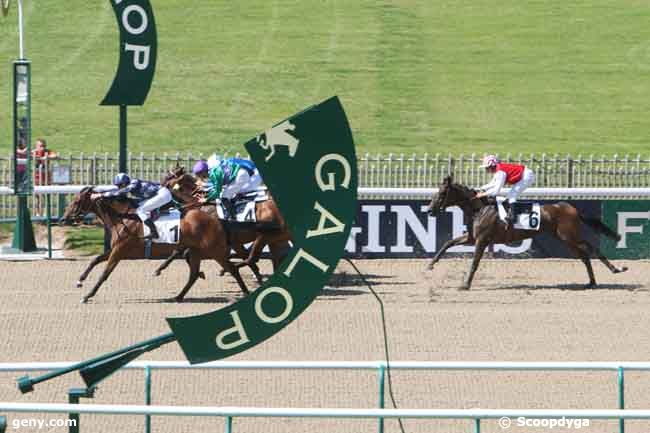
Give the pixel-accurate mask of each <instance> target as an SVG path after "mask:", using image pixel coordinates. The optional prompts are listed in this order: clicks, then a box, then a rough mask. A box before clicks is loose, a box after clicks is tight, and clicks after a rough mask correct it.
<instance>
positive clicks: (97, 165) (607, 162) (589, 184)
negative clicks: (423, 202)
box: [0, 153, 650, 219]
mask: <svg viewBox="0 0 650 433" xmlns="http://www.w3.org/2000/svg"><path fill="white" fill-rule="evenodd" d="M224 156H228V155H227V154H225V155H224ZM235 156H240V155H239V154H235ZM205 157H206V155H204V154H200V153H199V154H196V153H194V154H192V153H185V154H181V153H176V154H170V155H168V154H163V155H158V154H148V155H145V154H142V153H141V154H139V155H134V154H129V155H128V158H127V166H128V171H129V173H131V174H133V176H135V177H139V178H142V179H149V180H160V178H161V177H162V176H163V175H164V174H166V173H167V172H168V170H169V169H170V168H171V167H173V166H175V165H176V164H180V165H183V166H185V167H191V166H192V165H193V164H194V162H195V161H197V160H198V159H201V158H205ZM244 157H245V156H244ZM502 157H503V160H504V161H509V162H517V163H522V164H525V165H527V166H529V167H531V168H532V169H533V170H534V171H535V174H536V178H535V186H537V187H540V188H646V187H650V155H643V156H642V155H622V156H618V155H612V156H603V155H587V156H582V155H578V156H575V155H574V156H571V155H558V154H555V155H551V154H544V153H543V154H530V155H523V154H518V155H514V154H507V155H502ZM480 161H481V155H477V154H470V155H462V154H460V155H451V154H431V155H428V154H420V155H417V154H411V155H405V154H392V153H389V154H375V155H371V154H365V155H359V156H358V158H357V167H358V176H359V185H360V186H361V187H364V188H416V189H418V188H430V187H432V186H435V185H438V184H439V183H440V182H441V180H442V179H443V177H444V176H446V175H447V174H449V173H452V174H453V175H454V178H455V180H456V181H458V182H460V183H463V184H466V185H469V186H474V187H476V186H479V185H482V184H484V183H486V182H487V180H488V177H489V175H488V174H487V173H486V172H485V170H483V169H480V168H479V167H478V166H479V164H480ZM117 171H118V155H117V154H109V153H102V154H97V153H93V154H84V153H78V154H74V155H66V156H61V157H58V158H57V159H55V160H50V159H39V160H38V161H32V173H33V174H34V179H35V182H36V184H37V185H38V184H40V185H44V184H49V183H52V182H56V180H57V179H56V178H57V177H59V176H57V175H60V174H61V173H62V172H63V173H67V174H69V179H68V180H67V181H65V182H66V183H70V184H77V185H80V184H87V185H97V184H105V183H110V181H111V179H112V178H113V176H114V175H115V173H117ZM61 177H66V176H61ZM13 179H14V172H13V159H12V158H11V156H10V155H6V156H0V185H3V186H9V185H12V184H13ZM62 198H63V196H60V195H57V196H56V197H55V198H54V200H53V207H54V209H58V210H59V211H60V210H61V209H62V207H63V206H64V200H62ZM30 207H31V209H32V214H41V215H44V214H45V212H44V211H43V209H42V207H43V206H42V203H40V202H38V200H36V202H35V203H34V202H32V201H30ZM15 212H16V209H15V200H13V198H11V197H6V196H0V218H5V219H6V218H10V217H13V216H15ZM53 214H57V212H53Z"/></svg>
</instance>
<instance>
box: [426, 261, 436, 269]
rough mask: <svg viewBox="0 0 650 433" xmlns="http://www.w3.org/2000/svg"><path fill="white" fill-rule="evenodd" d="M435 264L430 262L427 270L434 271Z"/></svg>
mask: <svg viewBox="0 0 650 433" xmlns="http://www.w3.org/2000/svg"><path fill="white" fill-rule="evenodd" d="M434 264H435V263H429V264H428V265H427V271H432V270H433V265H434Z"/></svg>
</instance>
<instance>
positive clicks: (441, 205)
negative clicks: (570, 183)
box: [428, 176, 627, 290]
mask: <svg viewBox="0 0 650 433" xmlns="http://www.w3.org/2000/svg"><path fill="white" fill-rule="evenodd" d="M475 196H476V191H474V190H471V189H469V188H467V187H465V186H463V185H459V184H456V183H453V180H452V177H451V176H447V177H446V178H445V179H444V181H443V183H442V185H441V186H440V188H439V190H438V193H437V194H434V196H433V199H432V200H431V204H430V205H429V208H428V212H429V213H431V214H432V215H437V214H438V213H439V212H441V211H442V210H443V209H445V208H447V207H451V206H458V207H460V208H461V210H462V211H463V215H464V217H465V223H466V225H467V227H468V232H467V233H466V234H464V235H462V236H459V237H457V238H455V239H451V240H449V241H447V242H446V243H445V244H444V245H443V246H442V248H440V251H438V253H437V254H436V255H435V257H434V258H433V260H432V261H431V263H430V264H429V269H433V265H435V264H436V262H437V261H438V260H439V259H440V257H441V256H442V255H443V254H444V253H445V251H447V250H448V249H449V248H451V247H453V246H455V245H475V250H474V259H473V260H472V266H471V268H470V271H469V274H468V275H467V278H466V279H465V283H464V284H463V286H462V287H461V288H462V289H465V290H467V289H469V288H470V286H471V285H472V279H473V278H474V273H475V272H476V269H477V268H478V264H479V262H480V261H481V257H483V252H484V251H485V249H486V248H487V247H488V246H489V245H492V244H509V243H512V242H517V241H521V240H523V239H529V238H532V237H535V236H537V235H538V234H541V233H549V234H551V235H553V236H555V237H556V238H557V239H559V240H561V241H563V242H564V243H565V244H567V246H568V247H569V249H570V250H571V252H572V253H573V254H574V255H575V256H576V257H577V258H579V259H580V260H582V262H583V263H584V264H585V267H586V268H587V273H588V274H589V283H588V284H587V287H588V288H591V287H595V286H596V278H595V277H594V271H593V269H592V267H591V260H590V258H591V257H592V256H594V255H595V256H596V257H597V258H598V259H600V261H601V262H603V263H604V264H605V266H607V268H608V269H609V270H610V271H612V272H613V273H615V274H616V273H619V272H625V271H626V270H627V268H626V267H621V268H617V267H616V266H614V265H613V264H611V263H610V262H609V260H607V258H606V257H605V256H604V255H603V253H602V252H601V251H600V250H599V249H598V247H595V246H593V245H590V244H589V243H588V242H586V241H585V240H584V239H582V237H581V236H580V226H581V223H584V224H586V225H587V226H589V227H591V228H592V229H593V230H595V231H596V232H598V233H600V234H603V235H605V236H607V237H609V238H611V239H615V240H619V239H620V235H618V233H616V232H614V231H613V230H612V229H610V228H609V227H607V226H606V225H605V224H603V222H602V221H600V220H599V219H598V218H588V217H586V216H584V215H581V214H580V212H579V211H578V210H577V209H576V208H575V207H573V206H572V205H570V204H569V203H567V202H558V203H554V204H546V205H543V206H542V207H541V216H540V227H539V231H537V230H521V229H514V228H509V229H506V226H505V224H504V223H502V222H501V221H500V220H499V216H498V212H497V209H496V206H495V201H494V199H491V200H490V199H487V198H481V199H476V198H475ZM468 223H469V224H468Z"/></svg>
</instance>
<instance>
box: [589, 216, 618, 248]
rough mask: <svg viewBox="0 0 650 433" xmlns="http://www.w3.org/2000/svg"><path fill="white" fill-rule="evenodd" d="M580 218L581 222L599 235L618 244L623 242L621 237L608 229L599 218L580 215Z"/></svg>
mask: <svg viewBox="0 0 650 433" xmlns="http://www.w3.org/2000/svg"><path fill="white" fill-rule="evenodd" d="M578 216H579V217H580V221H582V222H583V223H585V224H586V225H588V226H589V227H591V228H592V229H594V230H595V231H596V232H597V233H600V234H603V235H605V236H607V237H608V238H610V239H614V240H615V241H617V242H618V241H620V240H621V235H620V234H618V233H616V232H615V231H614V230H612V229H611V228H609V227H607V225H605V223H603V222H602V221H601V220H600V219H599V218H593V217H586V216H584V215H582V214H578Z"/></svg>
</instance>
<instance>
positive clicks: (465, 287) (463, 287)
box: [458, 284, 469, 290]
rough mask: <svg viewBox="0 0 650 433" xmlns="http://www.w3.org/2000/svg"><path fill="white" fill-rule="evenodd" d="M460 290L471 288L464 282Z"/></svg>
mask: <svg viewBox="0 0 650 433" xmlns="http://www.w3.org/2000/svg"><path fill="white" fill-rule="evenodd" d="M458 290H469V286H468V285H467V284H463V285H462V286H460V287H459V288H458Z"/></svg>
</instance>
